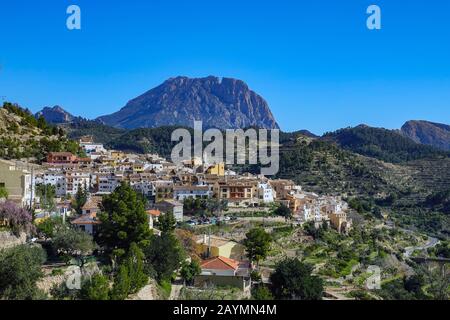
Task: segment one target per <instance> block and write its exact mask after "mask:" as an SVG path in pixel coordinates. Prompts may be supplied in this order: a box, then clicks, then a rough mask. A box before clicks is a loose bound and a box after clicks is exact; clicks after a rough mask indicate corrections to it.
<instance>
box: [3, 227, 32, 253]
mask: <svg viewBox="0 0 450 320" xmlns="http://www.w3.org/2000/svg"><path fill="white" fill-rule="evenodd" d="M26 241H27V235H26V234H25V233H21V234H20V236H19V237H16V236H15V235H14V234H12V233H11V232H9V231H0V250H2V249H8V248H11V247H15V246H19V245H21V244H25V243H26Z"/></svg>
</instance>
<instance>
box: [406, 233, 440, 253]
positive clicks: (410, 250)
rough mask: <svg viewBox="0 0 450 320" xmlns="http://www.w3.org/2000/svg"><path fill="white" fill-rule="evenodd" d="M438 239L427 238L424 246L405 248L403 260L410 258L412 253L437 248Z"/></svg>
mask: <svg viewBox="0 0 450 320" xmlns="http://www.w3.org/2000/svg"><path fill="white" fill-rule="evenodd" d="M439 242H440V241H439V239H436V238H433V237H428V241H427V243H426V244H424V245H423V246H416V247H407V248H405V253H404V254H403V256H404V257H405V258H411V256H412V254H413V252H414V251H416V250H419V251H423V250H428V249H430V248H433V247H435V246H437V245H438V244H439Z"/></svg>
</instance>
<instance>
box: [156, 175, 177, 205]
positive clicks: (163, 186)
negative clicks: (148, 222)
mask: <svg viewBox="0 0 450 320" xmlns="http://www.w3.org/2000/svg"><path fill="white" fill-rule="evenodd" d="M153 189H154V194H155V202H160V201H163V200H171V199H173V181H169V180H158V181H153Z"/></svg>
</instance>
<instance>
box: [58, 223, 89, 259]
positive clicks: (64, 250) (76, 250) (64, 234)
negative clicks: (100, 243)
mask: <svg viewBox="0 0 450 320" xmlns="http://www.w3.org/2000/svg"><path fill="white" fill-rule="evenodd" d="M52 246H53V250H54V251H55V252H56V253H57V254H62V255H66V256H70V257H74V258H77V259H78V260H79V261H80V262H81V265H83V264H84V257H86V256H88V255H89V254H91V253H92V251H93V250H94V249H95V248H96V245H95V243H94V241H93V239H92V237H91V236H90V235H88V234H87V233H85V232H84V231H81V230H76V229H61V230H58V231H57V233H56V234H55V235H54V237H53V241H52Z"/></svg>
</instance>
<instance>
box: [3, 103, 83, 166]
mask: <svg viewBox="0 0 450 320" xmlns="http://www.w3.org/2000/svg"><path fill="white" fill-rule="evenodd" d="M52 151H69V152H72V153H74V154H79V155H82V152H81V149H80V147H79V145H78V144H77V143H76V142H74V141H72V140H69V139H67V138H66V136H65V134H64V132H63V131H62V130H60V129H58V128H57V127H55V126H52V125H49V124H48V123H47V122H46V121H45V120H44V119H43V118H40V119H39V120H37V119H36V118H35V117H34V115H33V114H32V113H30V112H29V111H28V110H24V109H22V108H20V107H19V106H17V105H13V104H11V103H4V105H3V107H2V108H0V158H4V159H29V160H34V161H37V162H40V161H42V160H43V159H44V157H45V155H46V154H47V153H48V152H52Z"/></svg>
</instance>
